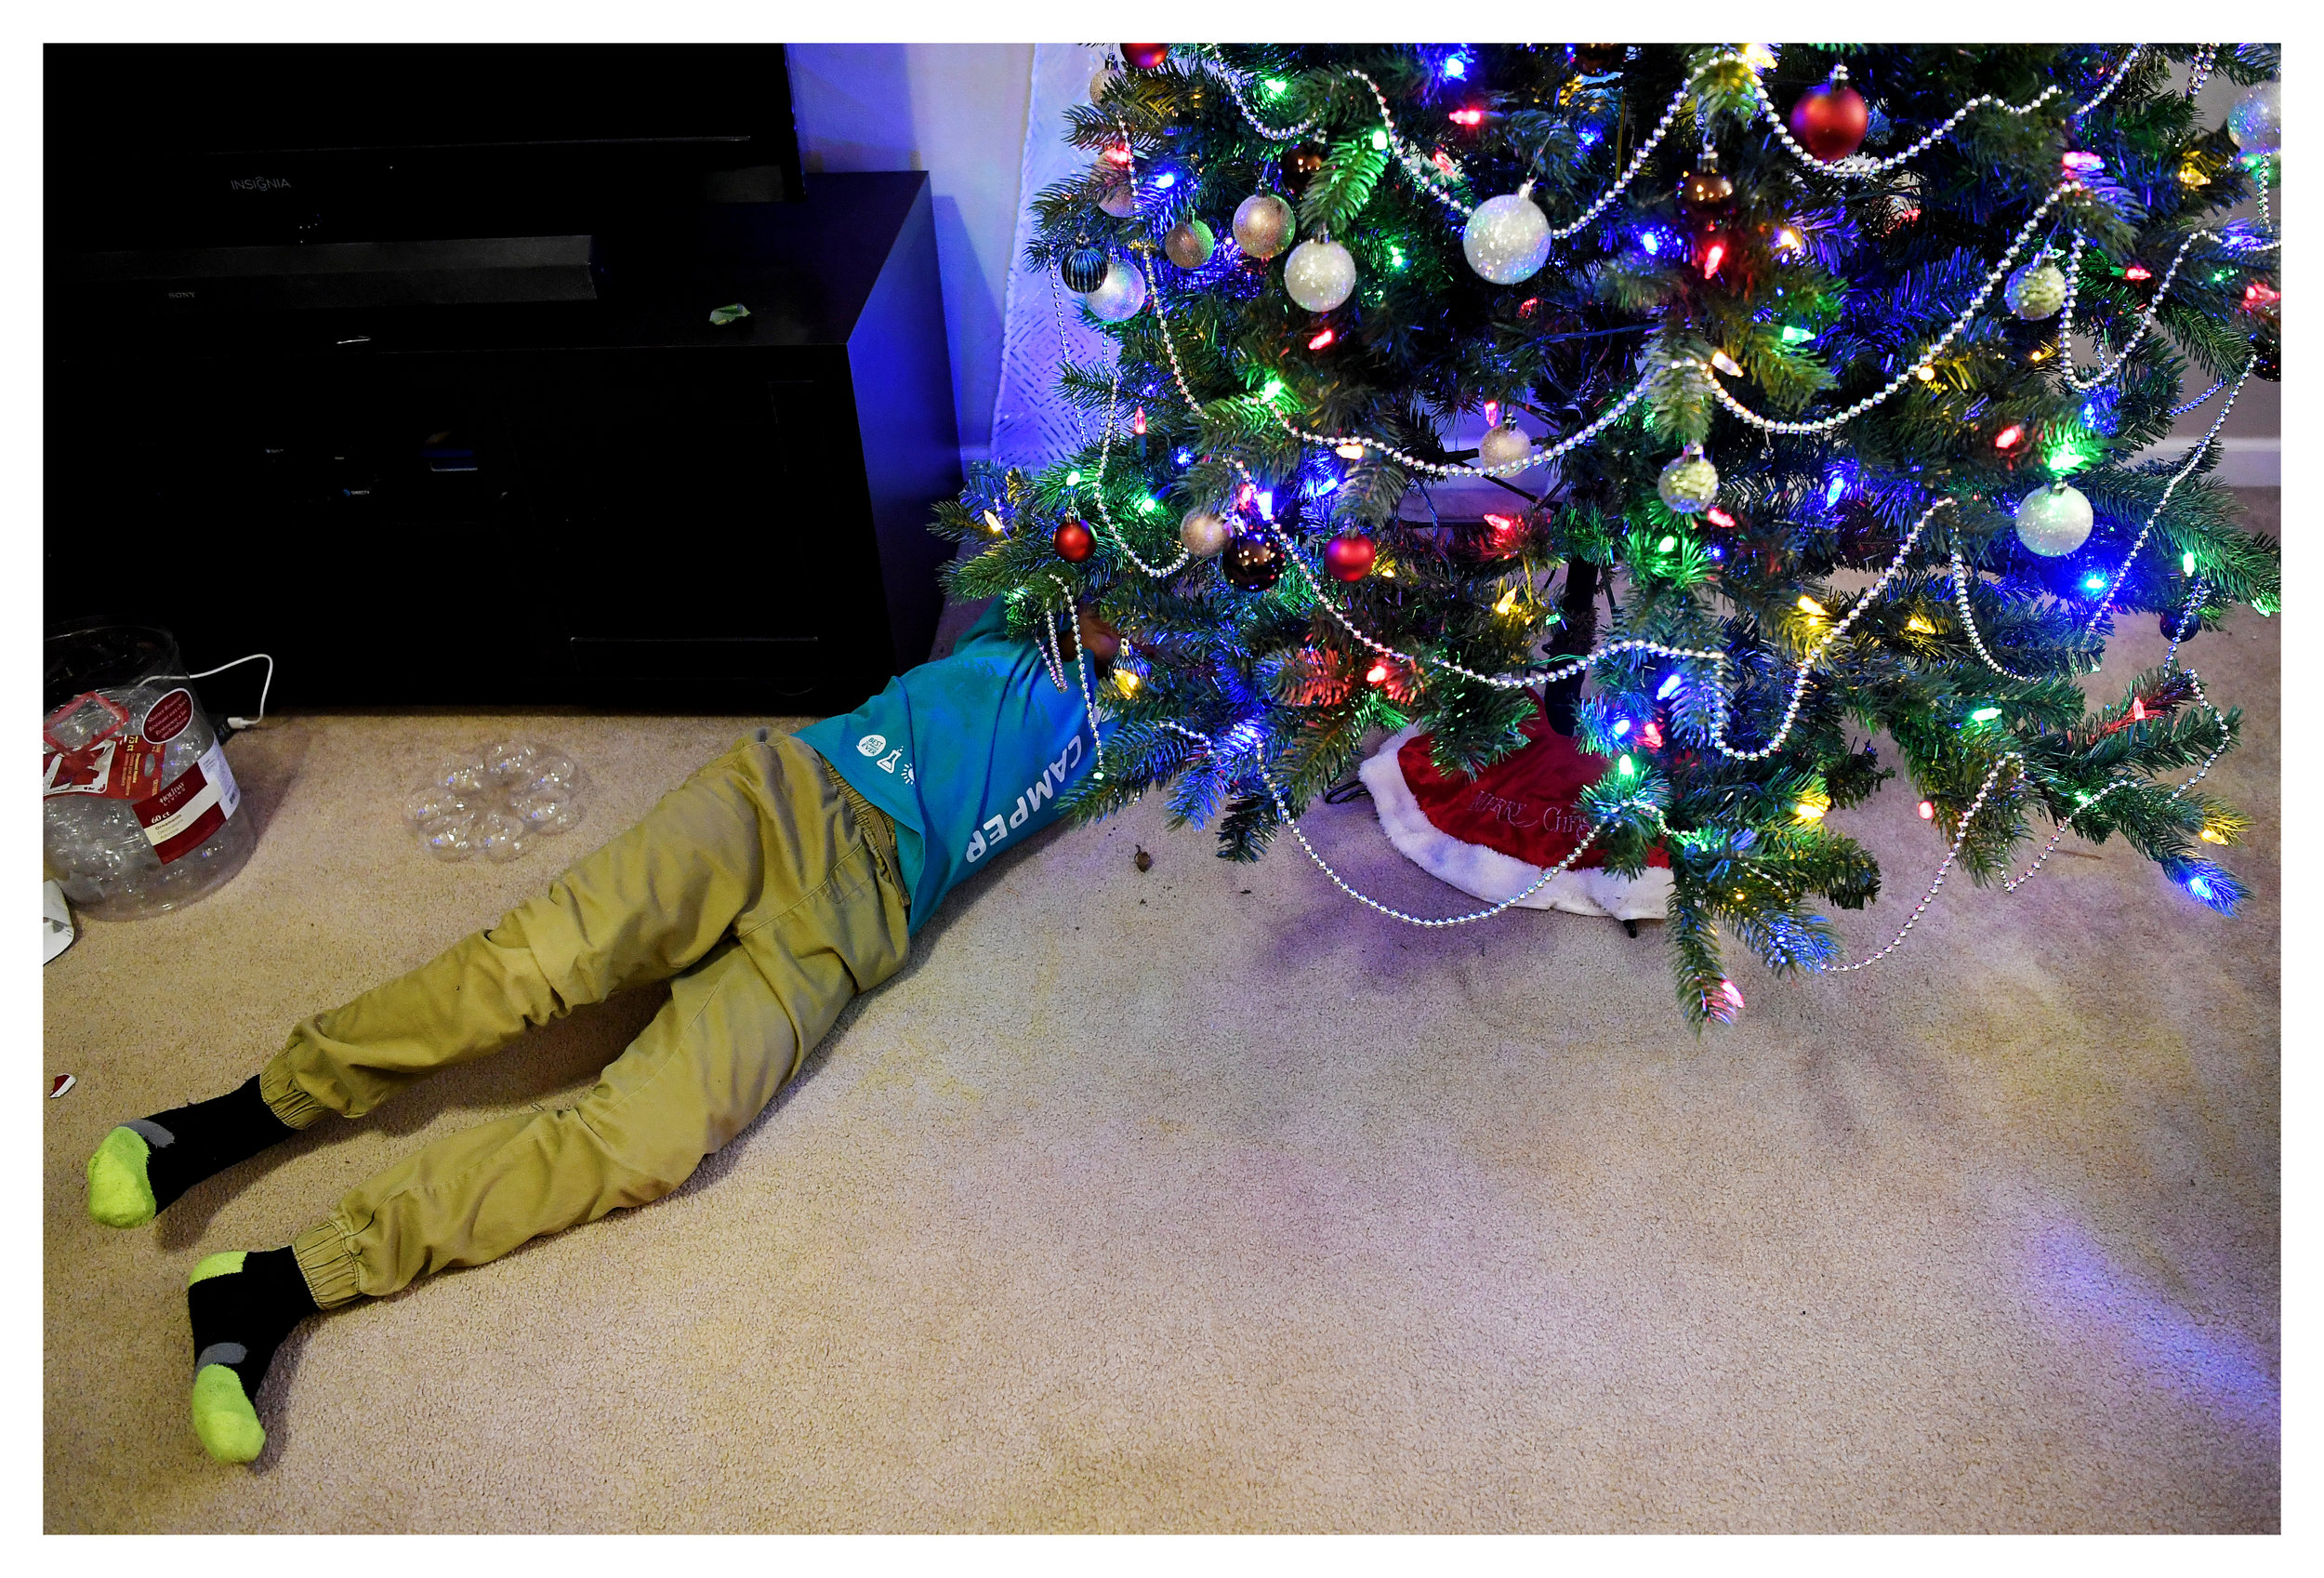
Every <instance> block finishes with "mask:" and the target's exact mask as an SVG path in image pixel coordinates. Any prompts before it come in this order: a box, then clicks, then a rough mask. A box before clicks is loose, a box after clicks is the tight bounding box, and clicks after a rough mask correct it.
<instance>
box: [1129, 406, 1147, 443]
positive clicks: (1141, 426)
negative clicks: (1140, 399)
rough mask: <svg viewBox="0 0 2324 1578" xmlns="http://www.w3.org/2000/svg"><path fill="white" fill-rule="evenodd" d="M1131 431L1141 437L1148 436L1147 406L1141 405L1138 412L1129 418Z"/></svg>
mask: <svg viewBox="0 0 2324 1578" xmlns="http://www.w3.org/2000/svg"><path fill="white" fill-rule="evenodd" d="M1129 431H1131V432H1133V433H1136V434H1137V435H1138V436H1139V437H1140V438H1143V437H1145V436H1146V408H1145V407H1144V406H1142V405H1141V406H1139V407H1138V414H1137V415H1136V416H1134V417H1132V418H1129Z"/></svg>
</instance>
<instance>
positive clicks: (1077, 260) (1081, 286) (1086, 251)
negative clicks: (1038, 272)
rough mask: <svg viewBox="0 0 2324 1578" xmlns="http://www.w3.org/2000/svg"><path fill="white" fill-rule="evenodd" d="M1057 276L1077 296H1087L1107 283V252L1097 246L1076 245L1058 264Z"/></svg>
mask: <svg viewBox="0 0 2324 1578" xmlns="http://www.w3.org/2000/svg"><path fill="white" fill-rule="evenodd" d="M1057 277H1058V278H1059V279H1061V280H1063V281H1064V282H1065V288H1066V289H1067V290H1070V291H1072V292H1073V293H1074V294H1075V295H1076V296H1087V295H1089V293H1090V292H1091V291H1093V290H1095V289H1097V287H1098V286H1100V285H1103V284H1104V283H1105V254H1104V252H1103V251H1102V250H1101V249H1099V248H1098V247H1095V246H1076V247H1075V248H1074V249H1073V250H1072V251H1071V252H1068V253H1066V254H1065V260H1064V261H1063V262H1062V263H1060V264H1058V265H1057Z"/></svg>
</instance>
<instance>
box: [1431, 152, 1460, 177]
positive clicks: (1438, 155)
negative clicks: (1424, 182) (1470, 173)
mask: <svg viewBox="0 0 2324 1578" xmlns="http://www.w3.org/2000/svg"><path fill="white" fill-rule="evenodd" d="M1429 163H1431V164H1433V165H1434V166H1436V167H1437V168H1438V169H1440V170H1442V171H1444V172H1445V173H1446V175H1448V176H1457V175H1459V173H1460V166H1459V165H1456V164H1454V163H1453V162H1452V155H1451V154H1449V153H1447V152H1445V151H1444V150H1443V149H1442V148H1439V149H1438V150H1437V151H1436V152H1435V153H1434V154H1433V156H1432V157H1431V158H1430V160H1429Z"/></svg>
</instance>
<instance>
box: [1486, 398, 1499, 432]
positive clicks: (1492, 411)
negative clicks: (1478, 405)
mask: <svg viewBox="0 0 2324 1578" xmlns="http://www.w3.org/2000/svg"><path fill="white" fill-rule="evenodd" d="M1485 425H1486V427H1488V428H1497V427H1499V426H1500V425H1501V403H1500V402H1499V401H1498V400H1488V401H1486V403H1485Z"/></svg>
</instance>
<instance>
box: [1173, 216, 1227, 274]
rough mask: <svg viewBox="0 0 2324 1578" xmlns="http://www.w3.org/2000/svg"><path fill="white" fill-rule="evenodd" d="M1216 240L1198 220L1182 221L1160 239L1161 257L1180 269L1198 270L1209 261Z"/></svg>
mask: <svg viewBox="0 0 2324 1578" xmlns="http://www.w3.org/2000/svg"><path fill="white" fill-rule="evenodd" d="M1218 245H1219V243H1218V239H1217V238H1216V237H1215V236H1213V235H1212V234H1211V233H1210V227H1209V226H1208V225H1206V224H1204V223H1203V222H1202V221H1201V220H1200V219H1182V220H1181V221H1179V222H1178V223H1177V224H1174V225H1172V226H1171V227H1170V229H1169V234H1167V235H1165V236H1164V237H1163V238H1162V251H1163V255H1164V256H1165V257H1167V258H1169V260H1170V261H1171V262H1173V263H1176V264H1177V265H1178V266H1179V267H1180V268H1182V269H1199V268H1201V267H1202V266H1203V265H1204V264H1205V263H1208V261H1210V254H1211V253H1212V252H1214V251H1216V250H1217V249H1218Z"/></svg>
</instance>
